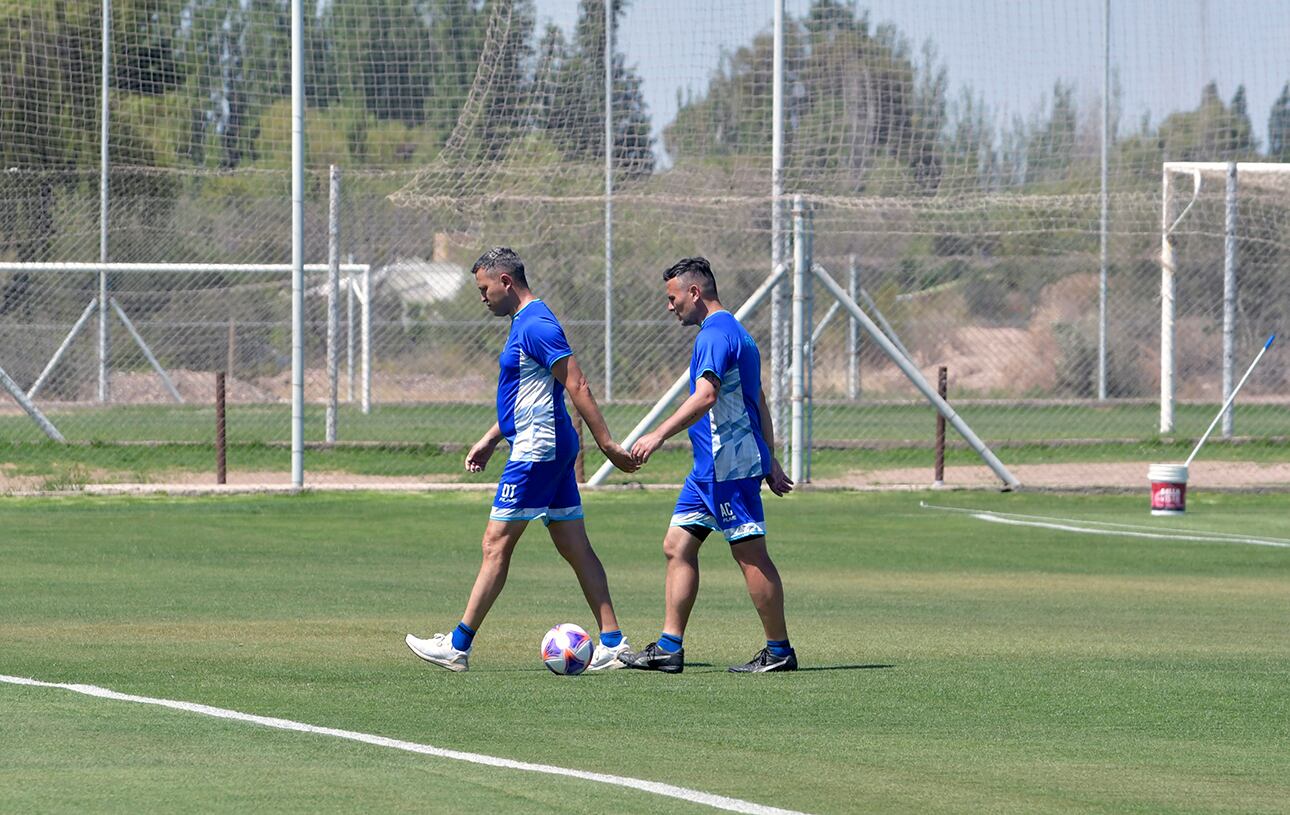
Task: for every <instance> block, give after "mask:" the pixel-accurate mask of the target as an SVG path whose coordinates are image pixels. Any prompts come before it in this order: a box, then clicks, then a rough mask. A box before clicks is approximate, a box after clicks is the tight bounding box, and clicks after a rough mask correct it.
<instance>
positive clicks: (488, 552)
mask: <svg viewBox="0 0 1290 815" xmlns="http://www.w3.org/2000/svg"><path fill="white" fill-rule="evenodd" d="M528 525H529V522H528V521H495V520H489V522H488V526H487V528H485V529H484V541H483V544H482V548H483V560H482V562H481V563H480V564H479V574H478V575H477V576H476V577H475V586H474V588H472V589H471V590H470V600H469V601H467V603H466V613H465V614H463V615H462V616H461V621H462V622H464V623H465V624H466V625H468V626H470V627H471V628H472V629H473V630H475V631H478V630H479V627H480V626H481V625H483V624H484V617H486V616H488V610H489V609H491V608H492V607H493V603H494V602H495V601H496V600H497V597H498V595H500V594H501V593H502V587H503V586H505V585H506V575H507V572H509V571H510V568H511V555H512V554H513V553H514V552H515V544H517V543H519V542H520V535H523V534H524V529H525V528H526V527H527V526H528Z"/></svg>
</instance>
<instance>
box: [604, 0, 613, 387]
mask: <svg viewBox="0 0 1290 815" xmlns="http://www.w3.org/2000/svg"><path fill="white" fill-rule="evenodd" d="M613 5H614V3H613V0H605V401H606V402H610V401H613V398H614V9H613Z"/></svg>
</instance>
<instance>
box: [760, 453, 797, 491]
mask: <svg viewBox="0 0 1290 815" xmlns="http://www.w3.org/2000/svg"><path fill="white" fill-rule="evenodd" d="M766 486H768V487H770V491H771V492H773V493H775V494H776V495H787V494H788V493H790V492H792V491H793V481H792V479H790V478H789V477H788V476H787V475H785V474H784V468H783V467H781V466H779V459H777V458H775V457H773V456H772V457H771V459H770V472H769V473H767V474H766Z"/></svg>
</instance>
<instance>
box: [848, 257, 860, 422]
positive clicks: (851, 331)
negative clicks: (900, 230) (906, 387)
mask: <svg viewBox="0 0 1290 815" xmlns="http://www.w3.org/2000/svg"><path fill="white" fill-rule="evenodd" d="M859 290H860V270H859V269H858V268H857V267H856V256H855V255H850V256H848V258H847V294H848V295H849V296H850V297H851V299H852V300H855V301H857V302H859V301H858V299H857V296H856V295H857V293H858V292H859ZM847 398H848V399H850V400H851V401H853V402H854V401H855V400H856V399H859V398H860V324H859V323H857V322H856V320H855V318H854V317H848V318H847Z"/></svg>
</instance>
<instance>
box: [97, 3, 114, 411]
mask: <svg viewBox="0 0 1290 815" xmlns="http://www.w3.org/2000/svg"><path fill="white" fill-rule="evenodd" d="M111 70H112V0H103V60H102V71H103V77H102V78H103V99H102V103H101V107H102V115H101V116H100V117H99V118H100V122H99V262H100V263H107V261H108V223H109V221H108V168H109V163H108V123H109V122H110V120H111V109H110V100H109V97H108V87H109V86H110V85H111ZM98 300H99V303H100V304H103V303H106V302H107V301H108V275H107V271H106V270H105V269H100V270H99V297H98ZM108 317H109V315H108V310H107V308H106V307H104V308H100V309H99V401H100V402H105V403H106V402H109V401H111V399H112V384H111V378H110V375H109V372H108V356H109V354H110V353H111V350H112V339H111V336H110V334H109V333H108Z"/></svg>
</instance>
